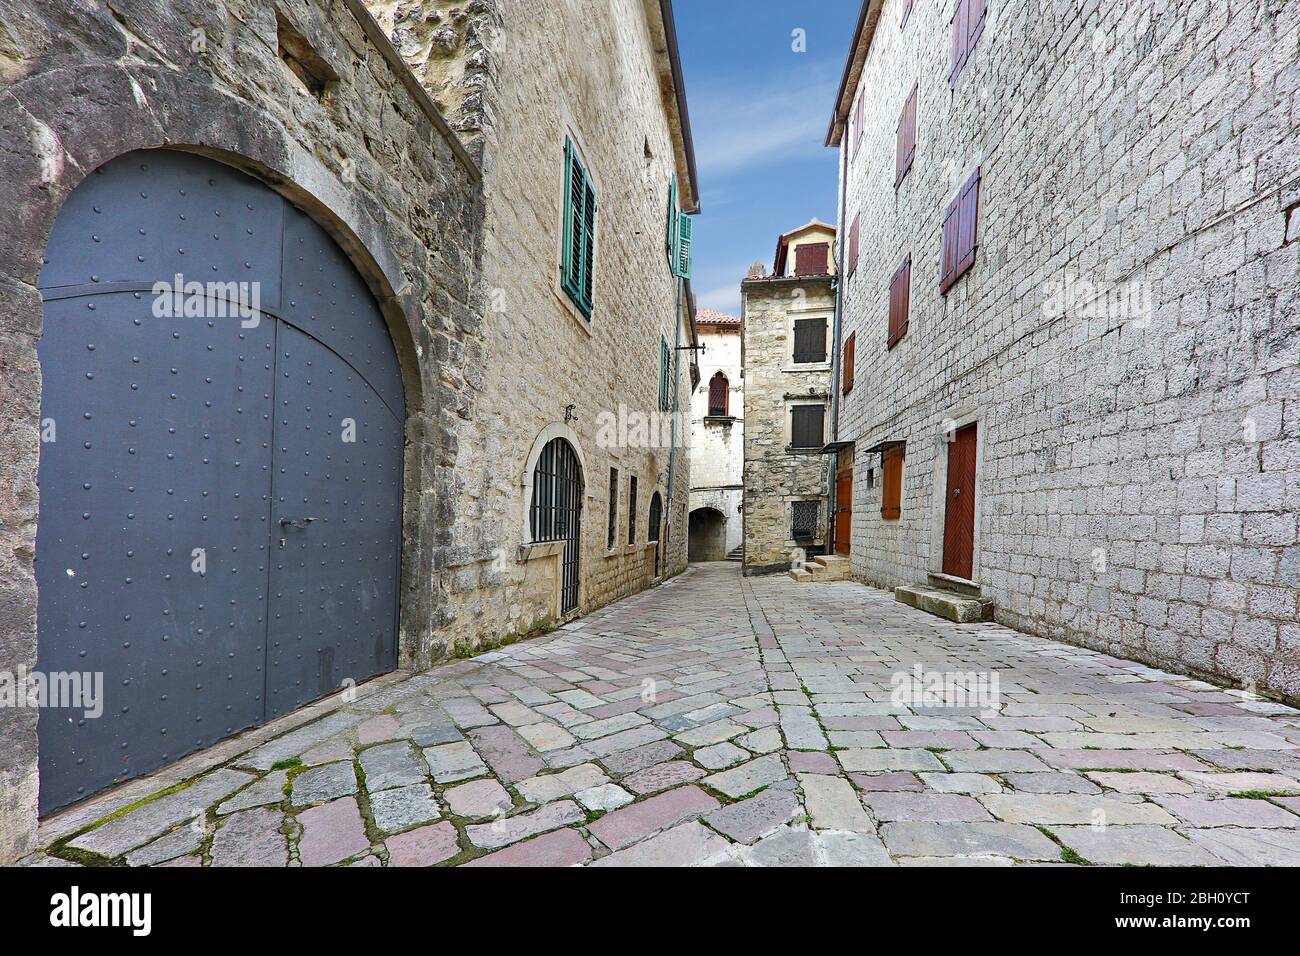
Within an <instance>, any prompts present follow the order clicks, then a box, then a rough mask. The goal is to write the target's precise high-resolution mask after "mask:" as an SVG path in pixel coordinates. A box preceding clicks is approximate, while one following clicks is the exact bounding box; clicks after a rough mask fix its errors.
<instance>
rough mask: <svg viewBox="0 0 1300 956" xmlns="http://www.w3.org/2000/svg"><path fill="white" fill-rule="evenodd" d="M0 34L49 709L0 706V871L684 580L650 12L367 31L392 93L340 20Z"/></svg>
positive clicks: (669, 184) (28, 598)
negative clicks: (397, 696)
mask: <svg viewBox="0 0 1300 956" xmlns="http://www.w3.org/2000/svg"><path fill="white" fill-rule="evenodd" d="M413 6H416V5H408V7H407V8H404V13H403V16H404V18H405V19H404V20H403V22H404V23H408V22H410V17H411V15H412V10H411V9H410V7H413ZM10 11H11V12H12V13H13V16H12V17H9V18H6V28H5V32H4V36H5V40H4V44H3V46H4V54H5V56H4V63H5V68H4V69H3V70H0V88H2V89H3V91H4V92H5V94H6V95H5V97H4V98H3V103H0V118H2V119H3V123H2V124H0V129H3V130H4V133H3V134H2V135H3V136H4V140H5V150H4V152H3V158H0V183H3V186H4V191H5V195H6V196H9V197H10V200H11V220H10V228H9V229H8V230H7V233H6V239H5V243H4V250H3V254H2V255H0V266H2V267H3V276H2V277H0V300H3V304H4V308H3V309H0V678H3V679H0V687H4V688H8V689H9V691H11V692H12V690H13V689H14V687H15V686H17V687H19V688H24V687H25V686H36V684H35V683H32V682H29V680H28V678H29V677H30V676H31V675H33V674H34V675H37V676H48V677H49V678H50V683H49V684H48V685H45V689H44V690H43V691H42V694H43V695H44V696H43V697H42V698H41V700H40V701H38V703H40V704H41V705H42V706H41V707H31V706H24V705H21V704H19V705H15V704H13V703H12V700H11V698H12V694H11V695H10V698H6V699H5V701H4V706H5V710H4V719H3V720H2V721H0V862H3V861H6V860H9V859H12V858H14V857H15V856H17V855H20V854H21V853H22V852H23V851H24V849H25V848H26V847H27V846H29V845H30V842H31V839H32V837H33V834H34V832H35V827H36V820H37V816H38V813H39V814H48V813H51V812H54V811H56V810H58V809H60V808H62V807H65V806H67V805H69V804H71V803H73V802H75V801H77V800H80V799H82V798H83V797H86V796H88V795H90V794H92V793H95V792H97V791H99V790H102V789H104V788H105V787H107V786H110V785H111V784H114V783H116V782H119V781H122V780H127V779H130V778H132V777H137V776H140V775H142V774H147V773H149V772H151V771H153V770H155V769H157V768H159V767H163V766H166V765H169V764H171V763H172V762H174V761H176V760H177V759H178V758H180V757H182V756H184V755H185V754H187V753H190V752H192V751H195V750H198V749H201V748H204V747H208V746H210V745H212V744H213V743H215V742H217V741H219V740H221V739H223V738H226V737H229V736H231V735H232V734H235V733H238V732H239V731H241V730H243V729H245V728H247V727H250V726H253V725H257V724H260V723H264V722H266V721H270V720H273V719H275V718H277V717H280V716H282V715H285V714H289V713H292V712H293V711H294V710H295V709H296V708H298V707H299V706H301V705H302V704H304V703H306V702H308V701H311V700H314V699H317V698H320V697H323V696H325V695H328V694H330V693H333V692H335V691H337V690H339V689H340V688H341V687H346V686H348V685H350V684H351V683H352V682H355V681H360V680H364V679H366V678H368V677H371V676H373V675H375V674H379V673H383V672H385V671H389V670H392V669H393V668H394V667H397V666H399V665H400V666H407V667H414V668H420V667H425V666H428V665H429V664H430V663H431V662H433V661H435V660H438V659H440V658H442V657H444V656H446V655H447V654H448V653H449V652H450V651H452V650H454V649H456V648H458V647H474V646H481V645H482V644H483V643H485V642H495V641H501V640H508V639H513V638H516V637H521V636H527V635H528V634H530V633H534V632H536V631H538V630H541V629H545V628H549V627H553V626H557V625H559V624H561V623H563V622H564V621H566V620H568V619H570V618H572V617H574V616H576V615H579V614H581V613H583V612H585V611H588V610H590V609H592V608H595V607H598V606H600V605H601V604H603V603H605V602H607V601H609V600H612V599H613V598H615V597H617V596H619V595H622V594H627V593H630V592H632V591H635V590H637V589H640V588H643V587H646V586H648V585H649V584H651V583H652V582H653V581H654V580H656V579H657V578H662V577H664V576H666V575H671V574H673V573H676V572H677V571H679V570H681V569H682V568H683V567H684V566H685V563H686V504H687V500H688V494H689V485H690V477H689V464H688V458H687V453H686V449H687V443H688V442H689V427H688V426H683V425H682V424H681V421H682V420H684V415H682V414H680V413H679V414H674V412H675V411H676V410H678V409H680V408H681V407H682V406H683V405H684V404H685V395H686V394H689V390H690V389H691V388H692V386H693V380H694V379H695V377H696V376H697V374H698V373H695V374H693V369H692V363H691V361H690V359H689V358H688V357H689V356H691V355H693V354H694V353H693V352H692V351H691V350H690V346H692V345H693V344H694V336H695V332H694V324H693V307H692V305H691V295H690V289H689V281H688V279H687V277H688V276H689V240H690V232H691V226H690V218H689V216H688V215H687V213H688V212H689V211H692V210H695V209H697V208H698V198H697V197H698V186H697V184H696V179H695V166H694V160H693V155H692V147H691V137H690V128H689V122H688V120H687V115H686V106H685V99H684V89H683V85H682V78H681V70H680V66H679V63H678V59H677V51H676V39H675V35H674V32H673V31H674V28H673V21H672V10H671V5H670V4H669V3H668V2H667V0H663V2H659V0H654V2H650V0H647V2H645V3H642V2H639V0H619V2H615V3H613V4H609V3H597V2H595V0H591V2H576V0H550V2H546V3H541V4H529V5H528V7H527V9H524V8H523V5H522V4H516V3H508V2H503V3H500V4H497V3H495V2H491V0H470V2H469V3H466V4H464V5H452V4H427V5H425V6H424V7H422V8H421V11H420V13H421V17H422V19H421V21H420V22H421V23H434V22H437V23H439V24H440V25H439V31H440V32H438V33H437V35H436V37H434V38H433V39H432V40H431V43H432V44H433V46H429V47H427V48H424V47H422V48H421V50H420V51H414V50H413V49H412V47H411V45H410V44H411V43H412V42H415V40H413V39H412V38H411V37H408V36H406V35H405V34H400V33H399V31H398V29H397V28H396V27H395V26H394V25H393V23H391V22H390V23H389V24H388V25H389V27H390V28H393V31H394V33H395V35H398V40H399V43H400V44H401V45H402V47H403V52H404V53H406V54H408V55H409V56H408V59H413V58H415V57H414V53H416V52H423V54H424V55H425V56H426V59H427V60H429V62H428V64H426V67H422V68H421V71H420V76H419V77H418V78H417V76H416V75H415V73H413V72H412V70H411V68H410V66H408V64H407V63H406V62H404V60H403V57H402V56H401V55H399V54H398V53H397V52H396V50H395V49H394V47H393V45H392V43H391V42H390V40H389V38H388V36H387V34H386V32H385V29H384V28H383V27H381V25H380V24H379V23H378V22H376V20H375V19H374V18H373V17H372V16H371V15H370V13H369V12H368V11H367V9H366V7H365V6H364V5H363V4H362V3H361V2H360V0H339V2H331V3H325V2H323V0H268V2H264V3H256V4H251V5H250V4H233V5H232V4H228V3H223V2H215V3H210V4H203V5H198V6H196V5H192V4H190V5H185V4H173V3H167V2H161V0H146V2H144V3H141V4H134V5H130V6H129V8H128V7H123V8H120V9H119V8H115V9H113V10H109V9H108V7H107V6H104V5H95V4H91V5H81V6H78V7H77V8H76V9H75V10H74V9H72V8H70V7H69V8H66V9H65V8H64V6H60V5H58V4H46V3H31V2H21V0H20V2H18V3H16V4H10ZM380 13H381V14H384V13H385V11H384V10H382V9H381V10H380ZM412 36H414V37H415V38H416V39H419V36H420V35H419V34H418V31H417V32H415V33H413V34H412ZM421 42H423V41H421ZM435 47H436V49H435ZM593 51H599V52H593ZM433 60H436V61H437V64H436V66H437V69H434V65H435V64H434V63H433ZM421 79H423V80H424V81H425V82H426V83H428V86H429V91H430V92H426V90H425V88H424V87H422V86H421V82H420V80H421ZM431 93H432V96H437V97H439V98H440V99H441V101H442V107H441V108H440V107H439V105H438V104H437V103H435V102H434V100H433V98H432V96H431ZM445 114H446V115H450V117H451V122H452V123H454V125H455V127H456V128H455V129H452V126H451V124H450V123H449V122H448V120H447V119H445V118H444V115H445ZM38 475H39V483H38ZM615 479H616V480H615ZM38 611H39V616H38ZM38 622H39V623H38ZM83 676H84V678H85V680H86V681H87V682H93V679H94V678H96V677H97V676H98V678H100V679H102V686H103V688H104V696H103V697H101V698H99V704H100V705H102V707H103V712H102V715H101V716H97V719H81V717H77V718H76V719H73V718H71V717H69V713H70V711H68V710H67V709H66V707H68V706H71V707H72V708H73V710H72V711H71V712H75V711H76V705H77V703H78V702H80V703H81V704H86V703H88V700H87V695H85V694H81V695H78V694H76V693H75V692H76V691H77V690H78V688H81V687H83V685H81V684H80V683H77V682H78V681H80V679H81V678H82V677H83ZM56 678H57V682H56ZM74 679H75V680H74ZM56 688H57V691H58V695H56ZM64 692H69V693H70V694H71V703H69V700H68V699H65V696H66V695H64ZM20 693H21V690H20ZM59 695H64V696H59ZM47 705H48V706H47ZM38 716H39V721H38Z"/></svg>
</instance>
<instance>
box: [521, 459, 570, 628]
mask: <svg viewBox="0 0 1300 956" xmlns="http://www.w3.org/2000/svg"><path fill="white" fill-rule="evenodd" d="M528 522H529V527H530V529H531V531H532V538H533V540H534V541H563V542H564V565H563V568H562V569H561V585H560V611H561V613H565V614H567V613H568V612H569V611H572V610H573V609H574V608H576V607H577V606H578V557H579V550H580V542H581V540H582V466H581V465H580V464H579V463H578V455H577V453H576V452H574V450H573V446H572V445H570V444H569V443H568V442H567V441H565V440H564V439H563V438H552V439H551V440H550V441H549V442H547V443H546V445H545V447H544V448H542V454H541V456H540V457H539V458H538V459H537V466H536V467H535V468H534V469H533V500H532V505H531V507H530V508H529V509H528Z"/></svg>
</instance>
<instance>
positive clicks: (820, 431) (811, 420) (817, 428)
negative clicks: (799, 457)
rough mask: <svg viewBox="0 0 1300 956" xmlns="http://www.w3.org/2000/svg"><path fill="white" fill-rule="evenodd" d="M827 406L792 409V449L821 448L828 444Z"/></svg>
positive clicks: (803, 406)
mask: <svg viewBox="0 0 1300 956" xmlns="http://www.w3.org/2000/svg"><path fill="white" fill-rule="evenodd" d="M825 420H826V406H825V405H793V406H791V407H790V447H791V448H820V447H821V446H822V445H824V444H825V443H826V439H825V435H826V425H825Z"/></svg>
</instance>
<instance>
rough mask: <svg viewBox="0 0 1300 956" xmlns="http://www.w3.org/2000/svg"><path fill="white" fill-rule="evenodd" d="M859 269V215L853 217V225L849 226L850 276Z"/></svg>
mask: <svg viewBox="0 0 1300 956" xmlns="http://www.w3.org/2000/svg"><path fill="white" fill-rule="evenodd" d="M857 269H858V217H857V216H854V217H853V225H852V226H850V227H849V277H850V278H852V276H853V273H854V272H856V271H857Z"/></svg>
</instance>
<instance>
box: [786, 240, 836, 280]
mask: <svg viewBox="0 0 1300 956" xmlns="http://www.w3.org/2000/svg"><path fill="white" fill-rule="evenodd" d="M830 252H831V246H830V243H828V242H805V243H803V244H802V245H799V246H795V249H794V274H795V275H797V276H824V275H826V274H827V272H828V271H829V269H828V264H829V262H830Z"/></svg>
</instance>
